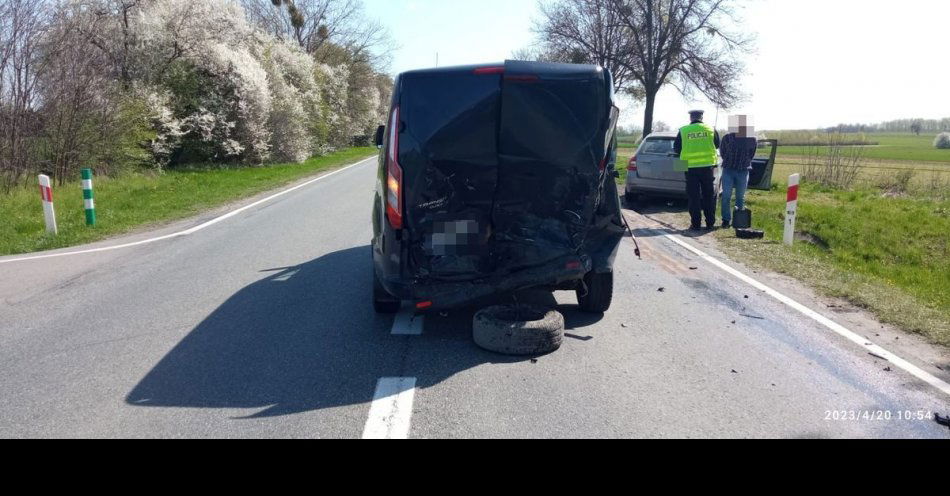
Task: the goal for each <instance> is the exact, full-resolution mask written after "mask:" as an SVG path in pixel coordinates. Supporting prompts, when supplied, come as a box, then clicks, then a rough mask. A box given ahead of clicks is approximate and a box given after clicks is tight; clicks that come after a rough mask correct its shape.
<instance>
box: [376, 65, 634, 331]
mask: <svg viewBox="0 0 950 496" xmlns="http://www.w3.org/2000/svg"><path fill="white" fill-rule="evenodd" d="M390 109H391V110H390V117H389V123H388V125H387V126H380V128H379V130H378V131H377V136H376V143H377V146H380V147H381V152H380V155H379V172H378V180H377V185H376V197H375V200H374V207H373V233H374V237H373V263H374V266H375V284H374V292H373V303H374V307H375V309H376V311H377V312H380V313H393V312H396V311H398V310H399V308H400V306H401V302H402V301H409V302H411V304H412V305H413V306H414V307H415V308H416V309H417V310H420V311H424V310H443V309H449V308H456V307H459V306H462V305H465V304H469V303H472V302H474V301H476V300H478V299H480V298H482V297H485V296H490V295H493V294H497V293H506V292H510V291H517V290H522V289H529V288H545V289H550V290H552V291H554V290H576V291H577V295H578V300H579V303H580V306H581V308H582V309H584V310H586V311H590V312H598V313H600V312H605V311H607V309H608V308H609V307H610V302H611V299H612V296H613V263H614V259H615V257H616V254H617V249H618V247H619V245H620V241H621V240H622V239H623V236H624V231H625V227H624V226H625V225H626V224H625V222H624V220H623V217H622V214H621V210H620V200H619V195H618V193H617V186H616V181H615V178H616V173H615V172H614V170H615V168H614V161H615V158H616V143H615V142H614V130H615V127H616V124H617V117H618V114H619V111H618V109H617V107H616V106H615V105H614V95H613V83H612V80H611V75H610V73H609V72H608V71H606V70H604V69H602V68H600V67H597V66H592V65H573V64H548V63H536V62H517V61H508V62H505V63H504V64H503V65H501V64H498V65H486V66H466V67H452V68H438V69H429V70H419V71H411V72H406V73H404V74H401V75H400V76H399V77H398V78H397V79H396V82H395V89H394V91H393V99H392V105H391V107H390Z"/></svg>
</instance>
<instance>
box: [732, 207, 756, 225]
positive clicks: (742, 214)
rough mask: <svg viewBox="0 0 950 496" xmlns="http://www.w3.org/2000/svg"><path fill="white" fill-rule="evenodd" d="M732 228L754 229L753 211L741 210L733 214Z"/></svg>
mask: <svg viewBox="0 0 950 496" xmlns="http://www.w3.org/2000/svg"><path fill="white" fill-rule="evenodd" d="M732 227H734V228H736V229H749V228H751V227H752V211H751V210H749V209H747V208H746V209H743V210H739V209H738V208H737V209H736V210H735V211H734V212H733V213H732Z"/></svg>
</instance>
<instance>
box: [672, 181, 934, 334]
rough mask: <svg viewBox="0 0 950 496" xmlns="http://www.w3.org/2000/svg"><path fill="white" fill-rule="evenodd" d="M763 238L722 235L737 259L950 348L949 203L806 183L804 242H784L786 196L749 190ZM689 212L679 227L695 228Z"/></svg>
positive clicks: (720, 238)
mask: <svg viewBox="0 0 950 496" xmlns="http://www.w3.org/2000/svg"><path fill="white" fill-rule="evenodd" d="M747 203H748V206H749V208H750V209H752V211H753V212H754V215H755V225H756V228H758V229H762V230H764V231H765V233H766V238H765V240H763V241H744V240H739V239H737V238H736V237H735V234H734V232H733V231H731V230H720V231H717V232H716V233H715V237H716V240H717V242H718V245H719V247H720V248H721V249H722V250H723V251H724V252H725V253H726V254H728V255H729V256H730V257H731V258H733V259H734V260H737V261H741V262H745V263H749V264H750V265H753V266H758V267H763V268H766V269H769V270H772V271H775V272H778V273H781V274H786V275H789V276H791V277H794V278H797V279H799V280H801V281H803V282H805V283H807V284H809V285H810V286H812V287H814V288H816V289H817V290H818V291H819V292H820V293H822V294H825V295H828V296H833V297H840V298H844V299H846V300H848V301H850V302H852V303H853V304H855V305H857V306H858V307H861V308H864V309H867V310H869V311H871V312H872V313H874V314H875V315H876V316H877V318H878V319H879V320H880V321H882V322H885V323H889V324H893V325H896V326H898V327H900V328H902V329H904V330H906V331H909V332H912V333H916V334H920V335H922V336H924V337H925V338H926V339H928V340H929V341H931V342H933V343H936V344H940V345H943V346H950V292H948V291H946V288H947V287H950V235H948V233H950V201H947V200H934V199H928V198H910V197H904V198H888V197H884V196H883V195H882V194H881V192H880V191H878V190H871V189H867V190H861V191H841V190H829V189H823V188H820V187H816V186H813V185H808V184H806V185H804V187H803V190H802V193H801V200H800V206H799V217H798V224H797V231H798V233H799V241H798V242H796V245H795V246H794V247H793V248H791V249H789V248H788V247H786V246H784V245H783V244H782V241H781V240H782V235H783V229H784V211H785V193H784V192H782V191H778V190H775V191H769V192H760V191H754V192H750V193H749V195H748V198H747ZM687 217H688V215H687V214H685V213H684V214H682V219H681V221H680V222H682V223H683V225H684V226H685V224H687V223H688V218H687Z"/></svg>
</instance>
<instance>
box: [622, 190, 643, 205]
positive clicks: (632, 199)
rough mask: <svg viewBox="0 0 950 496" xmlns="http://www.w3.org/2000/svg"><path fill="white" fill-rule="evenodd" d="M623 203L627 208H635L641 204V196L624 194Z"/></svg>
mask: <svg viewBox="0 0 950 496" xmlns="http://www.w3.org/2000/svg"><path fill="white" fill-rule="evenodd" d="M623 202H624V204H625V205H626V206H627V207H630V208H633V207H637V206H639V205H640V204H641V203H642V202H643V196H642V195H640V194H638V193H625V194H624V195H623Z"/></svg>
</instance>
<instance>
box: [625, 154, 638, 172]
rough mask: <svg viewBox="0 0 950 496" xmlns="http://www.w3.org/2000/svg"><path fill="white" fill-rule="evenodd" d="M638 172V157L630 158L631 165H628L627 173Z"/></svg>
mask: <svg viewBox="0 0 950 496" xmlns="http://www.w3.org/2000/svg"><path fill="white" fill-rule="evenodd" d="M636 171H637V157H636V156H633V157H630V163H629V164H627V172H636Z"/></svg>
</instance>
